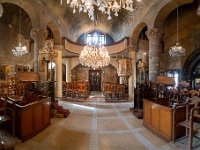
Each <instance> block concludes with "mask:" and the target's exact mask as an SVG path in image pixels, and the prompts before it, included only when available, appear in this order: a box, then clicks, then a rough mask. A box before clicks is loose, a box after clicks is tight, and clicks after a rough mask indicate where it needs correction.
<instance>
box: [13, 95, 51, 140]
mask: <svg viewBox="0 0 200 150" xmlns="http://www.w3.org/2000/svg"><path fill="white" fill-rule="evenodd" d="M50 105H51V99H50V97H48V98H44V99H42V100H40V101H36V102H33V103H30V104H27V105H25V106H20V105H16V117H15V134H16V136H17V137H18V138H19V139H21V140H22V142H24V141H26V140H28V139H30V138H31V137H33V136H34V135H36V134H37V133H39V132H40V131H42V130H43V129H44V128H46V127H47V126H48V125H49V124H50Z"/></svg>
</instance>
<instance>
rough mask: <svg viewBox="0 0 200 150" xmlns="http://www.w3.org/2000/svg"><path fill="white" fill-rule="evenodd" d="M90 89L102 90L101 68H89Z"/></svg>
mask: <svg viewBox="0 0 200 150" xmlns="http://www.w3.org/2000/svg"><path fill="white" fill-rule="evenodd" d="M89 82H90V91H101V70H89Z"/></svg>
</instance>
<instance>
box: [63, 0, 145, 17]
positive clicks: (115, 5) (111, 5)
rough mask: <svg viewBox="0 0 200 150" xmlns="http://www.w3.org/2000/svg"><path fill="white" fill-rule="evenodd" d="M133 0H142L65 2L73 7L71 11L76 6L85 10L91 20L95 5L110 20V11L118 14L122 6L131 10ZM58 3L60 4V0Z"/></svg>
mask: <svg viewBox="0 0 200 150" xmlns="http://www.w3.org/2000/svg"><path fill="white" fill-rule="evenodd" d="M134 1H137V2H138V3H139V2H142V0H119V1H117V0H67V4H69V5H70V7H72V8H73V13H75V12H76V8H78V9H79V12H81V11H83V12H85V13H86V12H87V13H88V16H89V18H90V19H91V20H94V9H95V5H96V6H97V7H98V10H99V11H101V12H102V13H105V14H107V15H108V18H107V19H108V20H111V19H112V17H111V12H114V15H115V16H118V12H119V10H120V9H122V8H123V9H126V10H128V11H131V12H133V11H134V9H135V8H134V6H133V2H134ZM60 4H62V0H60Z"/></svg>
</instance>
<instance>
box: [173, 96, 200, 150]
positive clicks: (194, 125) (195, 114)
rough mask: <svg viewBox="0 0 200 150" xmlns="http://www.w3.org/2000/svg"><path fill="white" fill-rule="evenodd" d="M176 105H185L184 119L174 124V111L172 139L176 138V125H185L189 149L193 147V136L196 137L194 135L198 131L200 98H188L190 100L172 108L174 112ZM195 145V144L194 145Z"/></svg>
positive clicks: (199, 130)
mask: <svg viewBox="0 0 200 150" xmlns="http://www.w3.org/2000/svg"><path fill="white" fill-rule="evenodd" d="M178 107H185V120H183V121H180V122H178V123H177V124H175V122H176V121H177V118H176V117H175V113H174V117H173V118H174V121H173V122H174V129H173V133H174V134H173V141H174V142H175V140H176V132H177V131H176V127H177V126H182V127H185V129H186V132H185V133H186V134H185V135H186V136H189V145H188V147H189V149H193V148H194V146H193V138H198V139H200V138H199V137H197V136H195V134H196V133H198V132H200V122H199V119H200V113H199V112H200V98H198V97H196V98H195V99H190V101H187V102H185V103H183V104H177V105H176V106H175V108H174V112H176V109H177V108H178ZM195 147H196V146H195Z"/></svg>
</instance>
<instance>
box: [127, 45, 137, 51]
mask: <svg viewBox="0 0 200 150" xmlns="http://www.w3.org/2000/svg"><path fill="white" fill-rule="evenodd" d="M127 49H128V51H129V52H130V51H134V52H136V51H137V46H136V45H128V47H127Z"/></svg>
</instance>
